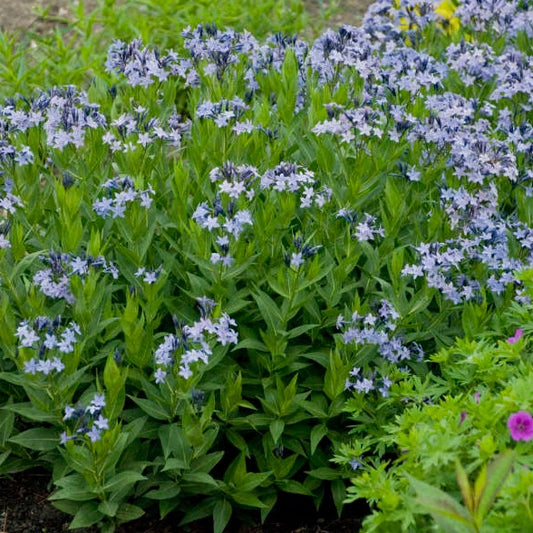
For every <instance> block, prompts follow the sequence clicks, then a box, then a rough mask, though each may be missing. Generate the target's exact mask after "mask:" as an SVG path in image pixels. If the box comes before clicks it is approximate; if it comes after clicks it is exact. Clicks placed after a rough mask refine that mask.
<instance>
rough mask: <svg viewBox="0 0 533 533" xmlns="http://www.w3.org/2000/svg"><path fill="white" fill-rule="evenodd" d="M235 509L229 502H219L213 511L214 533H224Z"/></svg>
mask: <svg viewBox="0 0 533 533" xmlns="http://www.w3.org/2000/svg"><path fill="white" fill-rule="evenodd" d="M232 511H233V509H232V507H231V504H230V503H229V502H228V501H227V500H219V501H217V503H216V504H215V508H214V509H213V533H223V531H224V529H225V527H226V526H227V525H228V522H229V520H230V518H231V513H232Z"/></svg>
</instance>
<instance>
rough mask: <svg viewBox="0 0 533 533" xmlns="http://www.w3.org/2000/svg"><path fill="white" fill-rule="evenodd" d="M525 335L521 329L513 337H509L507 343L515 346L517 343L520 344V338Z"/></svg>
mask: <svg viewBox="0 0 533 533" xmlns="http://www.w3.org/2000/svg"><path fill="white" fill-rule="evenodd" d="M523 334H524V332H523V331H522V330H521V329H517V330H516V331H515V334H514V335H513V336H512V337H509V338H508V339H507V342H508V343H509V344H514V343H515V342H518V339H520V337H522V335H523Z"/></svg>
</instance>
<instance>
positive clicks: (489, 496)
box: [476, 450, 515, 520]
mask: <svg viewBox="0 0 533 533" xmlns="http://www.w3.org/2000/svg"><path fill="white" fill-rule="evenodd" d="M514 459H515V452H514V451H513V450H507V451H506V452H504V453H502V454H501V455H499V456H498V458H497V459H496V460H494V461H493V462H492V463H490V464H489V466H488V467H487V482H486V484H485V487H484V490H483V493H482V495H481V497H479V496H478V495H477V494H476V502H479V503H478V504H477V509H476V518H477V519H479V520H483V518H484V517H485V516H486V515H487V513H488V512H489V511H490V508H491V506H492V504H493V503H494V500H495V499H496V497H497V496H498V492H499V491H500V489H501V488H502V485H503V484H504V482H505V480H506V479H507V476H508V475H509V473H510V472H511V469H512V467H513V462H514Z"/></svg>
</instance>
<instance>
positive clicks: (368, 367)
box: [0, 0, 533, 532]
mask: <svg viewBox="0 0 533 533" xmlns="http://www.w3.org/2000/svg"><path fill="white" fill-rule="evenodd" d="M111 4H112V3H111ZM111 4H109V5H108V6H106V8H109V7H111ZM146 5H147V6H149V7H150V8H151V9H152V8H153V9H156V8H157V6H156V5H155V4H153V3H151V2H146ZM158 5H159V4H158ZM436 8H437V9H436ZM511 8H512V10H511V11H509V10H504V11H502V12H500V11H494V13H493V14H492V15H490V17H489V19H487V16H486V13H485V11H484V8H483V7H482V6H480V5H478V4H477V3H476V2H470V1H465V2H463V3H462V4H461V5H459V6H458V7H457V9H456V10H455V11H453V9H452V7H450V5H449V3H446V2H445V3H441V2H439V3H434V2H431V1H429V0H424V1H422V0H421V1H419V2H415V3H413V2H396V1H393V0H383V1H380V2H376V3H375V4H374V5H373V6H372V7H371V8H370V9H369V11H368V13H367V15H366V17H365V19H364V21H363V24H362V26H361V27H360V28H355V27H350V26H345V27H342V28H341V29H340V30H338V31H336V32H335V31H332V30H328V31H326V32H325V33H324V34H323V35H321V36H320V37H319V38H318V39H317V40H315V41H314V43H313V44H312V45H309V44H307V43H306V42H305V41H302V40H300V39H298V38H297V37H296V36H292V35H285V34H282V33H275V34H274V35H272V36H270V37H269V38H268V39H266V40H265V41H263V42H262V43H261V42H260V41H259V40H257V39H256V37H255V36H254V35H252V34H251V33H248V32H246V31H242V32H241V31H236V30H233V29H225V30H222V29H219V28H218V27H217V26H216V25H215V24H212V23H207V22H206V23H202V24H199V25H195V26H194V27H192V26H189V27H186V28H184V29H183V30H182V32H181V37H182V42H181V43H175V44H174V46H175V49H165V48H163V47H153V45H145V44H144V43H143V42H142V41H141V40H140V39H135V40H133V41H129V42H126V41H124V40H119V39H117V40H115V41H114V42H113V43H112V44H111V46H110V47H109V50H108V53H107V58H106V60H105V64H104V65H103V67H99V68H100V72H101V71H102V69H103V70H105V74H102V75H101V76H100V75H95V76H94V78H93V79H92V80H91V82H90V84H88V85H87V86H86V87H85V88H80V87H77V86H75V85H67V86H62V85H59V86H54V87H46V88H45V87H43V88H42V90H40V91H36V92H33V93H28V94H24V95H13V96H11V97H9V98H8V99H7V100H6V101H5V103H4V104H3V105H2V106H1V107H0V166H1V171H0V172H1V174H0V177H1V179H2V193H1V196H0V207H1V209H2V211H1V223H0V271H1V273H2V279H1V286H2V291H1V293H0V305H1V311H2V313H1V315H0V350H1V353H2V357H1V359H0V379H1V380H2V382H3V383H4V384H5V387H3V388H2V391H1V392H0V405H2V408H1V409H0V451H1V452H2V453H1V455H0V475H5V474H8V473H12V472H16V471H19V470H22V469H24V468H28V467H30V466H32V465H37V464H40V465H44V466H46V467H47V468H49V469H50V471H51V475H52V480H53V483H54V485H55V487H56V490H55V492H54V494H53V495H52V497H51V499H52V501H53V502H54V504H55V505H57V506H58V507H59V508H60V509H62V510H63V511H65V512H67V513H70V514H73V515H74V518H73V522H72V524H71V526H72V527H73V528H77V527H84V526H90V525H92V524H99V525H100V526H101V528H102V529H103V530H106V531H112V530H113V529H114V528H115V527H116V525H117V524H120V523H123V522H126V521H129V520H133V519H136V518H138V517H139V516H141V515H142V514H143V513H145V512H146V511H148V510H153V508H154V506H158V510H159V513H160V515H161V516H165V515H167V514H168V513H170V512H172V511H174V512H177V513H178V514H179V517H180V520H181V523H182V524H187V523H189V522H191V521H194V520H196V519H199V518H204V517H207V516H212V517H213V527H214V530H215V531H217V532H221V531H223V530H224V529H225V528H226V526H227V524H228V523H229V521H230V519H231V517H232V515H237V516H243V515H246V514H248V513H249V512H250V511H255V512H257V511H259V513H260V517H261V520H265V519H266V517H267V516H268V514H269V513H270V511H271V510H272V509H273V508H274V507H275V505H276V502H277V500H278V498H280V497H281V495H283V494H298V495H304V496H307V497H308V498H309V499H310V500H312V501H313V502H314V504H315V505H316V507H317V508H319V507H320V506H321V505H322V504H323V502H324V501H325V500H326V499H331V500H332V501H333V503H334V504H335V506H336V508H337V511H338V513H339V514H340V513H341V511H342V508H343V505H344V504H345V502H346V501H353V500H355V499H357V498H366V499H367V500H368V502H369V503H370V504H371V505H374V504H375V505H376V506H377V507H378V509H379V510H378V511H376V512H374V513H373V514H372V515H371V516H370V517H369V518H368V519H367V520H366V522H365V524H366V525H365V527H366V528H367V529H368V530H372V529H377V528H379V527H391V524H394V527H397V525H398V524H400V525H401V527H403V528H404V529H407V530H408V529H409V528H412V527H415V525H420V526H421V527H426V526H428V525H429V522H428V519H427V517H421V516H419V514H420V513H418V512H417V511H418V510H419V506H418V505H417V504H416V503H415V499H414V497H413V498H407V499H404V498H402V496H403V494H407V493H408V490H409V481H408V478H407V476H406V475H405V472H406V471H407V470H408V471H409V473H410V474H411V476H413V479H414V478H417V479H418V478H420V479H422V480H423V482H424V483H429V484H431V485H433V486H434V489H432V490H434V494H436V492H435V491H438V490H445V491H447V492H450V493H451V494H452V496H451V497H452V498H455V500H457V496H458V494H457V485H455V484H454V479H455V477H454V476H455V464H456V459H458V460H459V461H460V462H461V464H464V465H466V467H465V469H466V474H467V476H468V475H472V473H473V472H474V471H475V470H477V469H478V468H481V469H482V470H481V472H483V468H484V466H483V465H485V464H487V463H488V462H489V461H494V458H493V455H494V454H495V453H497V452H501V453H504V450H505V449H507V447H508V445H509V442H508V441H509V433H508V430H507V428H506V423H507V421H508V417H509V416H511V415H512V414H513V413H520V412H521V411H524V412H531V405H530V400H529V396H527V394H526V391H528V390H529V389H528V385H527V384H528V383H529V384H530V383H531V375H530V374H531V373H530V371H529V368H528V364H529V360H528V359H527V357H526V356H525V355H524V356H522V355H521V354H522V351H521V350H522V349H523V344H524V342H525V341H524V339H522V333H518V332H517V329H516V328H514V329H513V330H512V331H510V330H509V324H513V323H514V322H518V323H517V324H516V325H517V327H518V326H520V327H521V328H522V327H523V331H526V332H527V331H528V330H527V326H526V322H527V321H525V320H523V316H524V314H527V313H528V312H529V311H528V309H529V307H528V306H529V302H530V296H531V295H528V294H527V290H526V289H527V286H528V272H527V271H526V270H525V269H526V268H527V267H528V266H529V264H530V262H531V257H532V249H533V239H532V238H531V235H532V229H531V227H530V224H531V220H530V219H531V199H530V195H531V191H530V186H529V182H530V180H531V179H532V178H533V174H532V171H531V162H532V159H533V152H532V150H531V142H530V140H531V137H532V135H531V134H532V127H531V124H530V122H531V120H530V119H531V94H533V93H532V91H531V90H530V89H531V88H532V87H531V85H532V84H533V75H532V69H531V60H530V59H528V58H529V55H528V54H529V52H530V50H531V45H530V38H531V33H532V32H531V23H530V18H528V17H530V15H531V10H530V8H529V7H528V6H527V5H524V4H522V3H517V2H515V3H512V6H511ZM511 8H509V9H511ZM161 9H162V10H165V9H166V8H165V7H161ZM510 13H511V14H512V15H513V20H512V21H511V20H510V18H509V16H510ZM109 16H114V15H112V14H109ZM453 17H457V19H458V21H459V22H457V23H456V22H455V20H454V19H453ZM163 18H164V17H163ZM164 19H165V18H164ZM452 19H453V20H454V22H453V24H452V23H451V22H450V21H451V20H452ZM165 20H166V19H165ZM406 20H407V21H408V22H407V23H406V22H405V21H406ZM143 27H144V26H143ZM146 27H149V26H146ZM452 30H453V31H452ZM141 34H142V32H141ZM161 39H163V41H162V43H163V45H166V44H167V42H166V41H165V36H163V37H161ZM172 43H174V41H173V40H172ZM67 63H68V62H66V63H63V64H67ZM517 79H518V81H517ZM522 271H523V272H522ZM521 272H522V273H521ZM509 317H511V318H509ZM519 318H520V320H519ZM489 328H492V333H491V335H492V338H493V339H494V338H502V335H505V336H506V337H508V338H509V339H512V342H510V341H502V342H500V344H499V345H497V346H496V347H495V346H494V345H493V344H491V342H493V341H489V340H485V339H482V340H475V339H478V338H479V335H480V334H481V333H483V332H486V331H487V330H488V329H489ZM509 335H511V337H509ZM458 337H463V338H462V339H460V340H457V341H456V339H457V338H458ZM454 343H455V344H454ZM450 346H451V348H450ZM430 354H434V355H430ZM521 357H523V361H521V362H520V363H517V360H519V359H520V358H521ZM478 393H479V395H480V396H479V398H478V396H477V394H478ZM425 402H426V403H427V404H426V403H425ZM430 402H431V403H430ZM520 416H522V415H520ZM524 420H526V419H525V418H520V420H518V419H516V420H514V419H513V424H514V426H513V428H514V429H515V430H516V431H517V432H522V433H523V431H524V427H525V426H524V424H526V422H524ZM350 426H351V427H350ZM523 426H524V427H523ZM519 446H523V443H518V444H517V446H516V448H517V449H519ZM504 457H506V456H504ZM332 459H333V461H332ZM521 461H522V463H523V464H527V457H525V458H524V455H523V454H522V455H521V454H520V453H517V458H516V460H515V464H521ZM450 464H451V465H452V468H451V470H447V469H446V468H447V467H448V466H449V465H450ZM491 464H492V465H494V464H496V465H498V464H501V461H500V463H499V462H498V460H496V462H495V463H494V462H492V463H491ZM494 469H495V468H494V467H493V466H489V467H488V470H491V471H492V470H494ZM501 470H502V472H503V471H504V470H505V469H503V468H502V469H501ZM354 472H355V473H354ZM460 472H461V476H460V479H459V485H460V486H461V487H462V488H463V492H464V493H465V494H467V496H466V498H467V502H466V505H467V509H469V510H470V513H471V518H472V520H473V522H472V523H473V524H475V527H481V523H482V524H483V527H485V524H486V523H488V524H496V523H498V520H500V522H499V523H502V522H503V521H504V520H505V519H510V520H523V519H525V518H523V517H522V515H521V514H520V513H525V511H524V509H522V508H521V507H515V510H514V511H509V510H503V511H502V510H501V509H502V505H500V504H501V502H505V501H508V500H509V499H510V498H515V499H516V498H518V497H520V498H522V499H523V501H529V500H528V498H529V495H528V494H529V493H528V492H527V490H528V489H527V483H526V482H527V480H526V479H525V477H524V478H523V479H522V477H521V478H520V480H519V479H518V478H517V476H516V470H515V472H513V473H512V474H511V475H509V478H508V480H507V482H506V484H505V485H504V486H502V487H501V491H496V490H494V487H493V488H492V489H491V490H492V495H493V496H494V497H495V496H496V493H498V499H497V500H496V502H495V507H494V510H493V511H491V513H489V514H487V512H488V507H489V506H488V505H486V504H485V503H483V508H482V510H481V511H480V508H479V506H477V507H476V506H473V505H470V504H469V503H468V498H469V497H470V496H468V494H470V495H471V492H469V491H468V490H467V488H466V487H469V485H467V481H465V479H466V478H465V476H464V475H462V472H463V471H462V470H460ZM522 475H523V476H525V474H523V473H522ZM500 477H501V478H502V479H503V476H500ZM351 478H353V481H351V482H350V481H349V480H350V479H351ZM478 479H481V480H483V475H479V476H478ZM349 483H352V486H351V487H350V488H349V491H348V493H347V490H346V487H347V485H348V484H349ZM412 483H413V484H414V485H416V484H417V483H419V484H418V485H416V487H419V488H420V487H421V485H420V481H418V482H417V481H412ZM509 484H513V485H512V486H513V487H514V488H510V485H509ZM498 485H500V483H498ZM480 486H482V481H479V483H478V488H477V489H476V490H478V492H475V494H480V492H479V491H481V489H480V488H479V487H480ZM485 486H487V485H485ZM435 487H438V488H435ZM499 488H500V487H499V486H498V489H499ZM428 490H429V489H428ZM513 491H514V492H513ZM439 494H440V493H439ZM476 497H477V496H476ZM494 497H492V496H491V497H490V498H488V497H487V498H488V500H491V503H492V500H493V499H494ZM347 498H348V499H347ZM455 500H453V501H455ZM448 501H452V500H448ZM476 501H477V500H476ZM457 505H459V504H457ZM469 505H470V507H469ZM426 507H427V506H426ZM513 513H514V514H513ZM514 523H517V524H519V523H521V522H514Z"/></svg>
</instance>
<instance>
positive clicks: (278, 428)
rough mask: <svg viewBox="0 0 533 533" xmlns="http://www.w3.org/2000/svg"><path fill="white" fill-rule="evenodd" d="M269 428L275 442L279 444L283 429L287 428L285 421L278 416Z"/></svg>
mask: <svg viewBox="0 0 533 533" xmlns="http://www.w3.org/2000/svg"><path fill="white" fill-rule="evenodd" d="M269 429H270V434H271V435H272V439H273V440H274V444H277V442H278V440H279V438H280V437H281V434H282V433H283V430H284V429H285V422H283V420H281V419H279V418H277V419H276V420H273V421H272V422H271V423H270V426H269Z"/></svg>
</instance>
